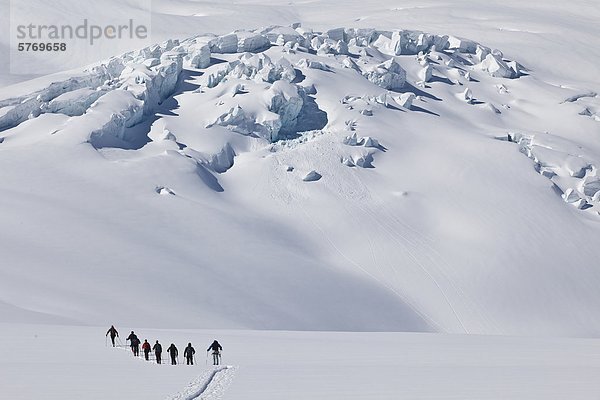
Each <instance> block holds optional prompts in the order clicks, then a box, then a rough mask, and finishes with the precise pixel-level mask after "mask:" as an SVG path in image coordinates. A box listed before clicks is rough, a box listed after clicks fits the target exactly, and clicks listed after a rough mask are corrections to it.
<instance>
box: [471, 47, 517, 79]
mask: <svg viewBox="0 0 600 400" xmlns="http://www.w3.org/2000/svg"><path fill="white" fill-rule="evenodd" d="M480 67H481V69H482V70H483V71H486V72H487V73H488V74H490V75H491V76H493V77H496V78H509V79H514V78H518V77H519V74H520V73H519V70H518V68H517V66H516V64H513V65H512V66H509V65H508V64H507V63H505V62H504V61H503V60H502V58H501V57H499V56H497V55H494V54H491V53H488V54H486V55H485V58H484V59H483V61H482V62H481V64H480Z"/></svg>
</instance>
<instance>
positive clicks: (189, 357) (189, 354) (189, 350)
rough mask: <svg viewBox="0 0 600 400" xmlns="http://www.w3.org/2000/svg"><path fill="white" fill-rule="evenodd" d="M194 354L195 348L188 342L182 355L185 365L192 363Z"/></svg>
mask: <svg viewBox="0 0 600 400" xmlns="http://www.w3.org/2000/svg"><path fill="white" fill-rule="evenodd" d="M194 354H196V350H194V348H193V347H192V344H191V343H188V345H187V347H186V348H185V350H184V351H183V356H184V357H185V361H186V364H187V365H194Z"/></svg>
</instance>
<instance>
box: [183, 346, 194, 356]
mask: <svg viewBox="0 0 600 400" xmlns="http://www.w3.org/2000/svg"><path fill="white" fill-rule="evenodd" d="M194 354H196V350H194V348H193V347H192V346H188V347H186V348H185V350H183V356H184V357H192V356H193V355H194Z"/></svg>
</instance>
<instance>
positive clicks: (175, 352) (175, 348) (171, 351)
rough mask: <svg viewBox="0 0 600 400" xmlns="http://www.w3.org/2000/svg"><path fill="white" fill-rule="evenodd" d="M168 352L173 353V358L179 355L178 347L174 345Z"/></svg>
mask: <svg viewBox="0 0 600 400" xmlns="http://www.w3.org/2000/svg"><path fill="white" fill-rule="evenodd" d="M167 352H168V353H171V356H177V355H178V354H179V350H177V347H175V345H173V344H172V345H170V346H169V348H168V349H167Z"/></svg>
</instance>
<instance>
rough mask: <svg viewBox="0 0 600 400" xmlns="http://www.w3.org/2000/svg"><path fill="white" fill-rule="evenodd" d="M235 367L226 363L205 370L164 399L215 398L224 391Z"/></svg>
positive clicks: (204, 399) (212, 399)
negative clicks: (185, 385)
mask: <svg viewBox="0 0 600 400" xmlns="http://www.w3.org/2000/svg"><path fill="white" fill-rule="evenodd" d="M236 369H237V368H236V367H233V366H230V365H226V366H222V367H216V368H214V369H210V370H207V371H205V372H204V373H203V374H202V375H200V376H198V377H197V378H196V379H194V380H193V381H192V382H190V383H189V384H188V385H187V387H186V388H185V389H183V390H182V391H181V392H179V393H177V394H175V395H172V396H169V397H167V399H166V400H194V399H199V400H200V399H202V400H217V399H220V398H221V397H222V396H223V394H224V393H225V389H227V387H228V386H229V384H230V383H231V381H232V379H233V375H234V374H235V370H236Z"/></svg>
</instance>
